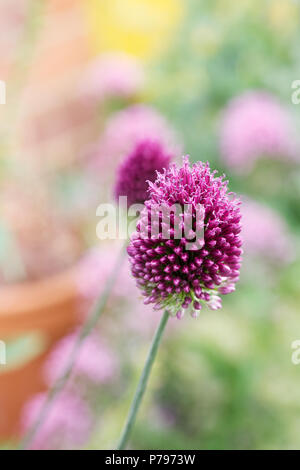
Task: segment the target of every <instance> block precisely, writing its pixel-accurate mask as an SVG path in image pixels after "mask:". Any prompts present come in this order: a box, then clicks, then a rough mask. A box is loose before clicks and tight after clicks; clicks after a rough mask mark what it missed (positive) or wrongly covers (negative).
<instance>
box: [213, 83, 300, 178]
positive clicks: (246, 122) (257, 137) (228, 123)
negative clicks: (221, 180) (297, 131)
mask: <svg viewBox="0 0 300 470" xmlns="http://www.w3.org/2000/svg"><path fill="white" fill-rule="evenodd" d="M220 146H221V155H222V156H223V159H224V161H225V163H226V164H227V165H228V166H229V167H232V168H233V169H236V170H237V171H249V170H251V169H252V167H253V166H254V164H255V162H256V160H257V159H259V158H261V157H276V158H281V157H282V158H288V159H293V158H294V154H295V141H294V136H293V129H292V125H291V122H290V118H289V115H288V113H287V111H286V110H285V109H284V108H283V107H282V106H281V105H280V103H279V102H278V101H277V99H276V98H275V97H273V96H272V95H270V94H268V93H265V92H261V91H253V92H246V93H244V94H242V95H240V96H238V97H236V98H234V99H233V100H232V101H231V102H230V103H229V104H228V106H227V108H226V109H225V111H224V114H223V119H222V124H221V135H220Z"/></svg>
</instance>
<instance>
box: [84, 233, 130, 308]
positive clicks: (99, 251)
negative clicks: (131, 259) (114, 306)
mask: <svg viewBox="0 0 300 470" xmlns="http://www.w3.org/2000/svg"><path fill="white" fill-rule="evenodd" d="M121 249H122V243H119V242H114V243H105V244H103V245H101V246H99V247H96V248H93V249H91V250H90V251H89V252H88V253H87V254H86V256H85V257H84V258H83V259H82V261H81V267H80V268H79V274H78V277H77V283H78V290H79V292H80V294H81V296H82V297H83V299H85V300H87V301H89V302H93V301H94V300H95V299H96V298H97V297H98V295H99V294H100V292H101V291H102V290H103V289H104V288H105V283H106V281H107V280H108V278H109V276H110V275H111V273H112V270H113V269H114V265H115V263H116V260H117V257H118V256H119V253H120V250H121ZM137 292H138V291H137V288H136V286H135V282H134V280H133V279H132V276H131V275H130V269H129V263H128V262H127V260H126V261H124V263H123V264H122V266H121V267H120V270H119V274H118V276H117V278H116V282H115V283H114V287H113V291H112V294H111V297H114V298H119V299H122V298H131V296H136V295H137Z"/></svg>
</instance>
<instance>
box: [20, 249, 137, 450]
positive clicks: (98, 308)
mask: <svg viewBox="0 0 300 470" xmlns="http://www.w3.org/2000/svg"><path fill="white" fill-rule="evenodd" d="M127 243H128V242H127V240H126V242H125V244H124V246H123V247H122V250H121V252H120V254H119V256H118V258H117V260H116V263H115V265H114V268H113V270H112V272H111V275H110V277H109V278H108V280H107V283H106V285H105V288H104V290H103V291H102V292H101V294H100V296H99V298H98V299H97V300H96V302H95V304H94V306H93V308H92V312H91V313H90V315H88V318H87V321H86V323H85V324H84V325H83V326H82V328H81V331H80V334H79V335H78V337H77V341H76V342H75V344H74V347H73V349H72V352H71V354H70V356H69V358H68V362H67V365H66V367H65V370H64V372H63V373H62V375H61V376H60V377H59V378H58V380H57V381H56V382H55V384H54V385H53V387H52V388H51V389H50V390H49V392H48V396H47V398H46V400H45V402H44V404H43V406H42V409H41V411H40V413H39V416H38V417H37V419H36V421H35V422H34V423H33V425H32V427H31V428H30V429H29V431H28V432H27V434H26V435H25V436H24V438H23V440H22V441H21V443H20V445H19V449H26V448H28V447H29V445H30V444H31V442H32V441H33V439H34V437H35V436H36V434H37V432H38V430H39V429H40V427H41V426H42V425H43V423H44V422H45V421H46V419H47V417H48V414H49V412H50V410H51V408H52V406H53V403H54V402H55V400H56V398H57V397H58V395H59V394H60V393H61V391H62V390H63V389H64V387H65V385H66V383H67V382H68V380H69V378H70V376H71V374H72V371H73V367H74V365H75V362H76V359H77V357H78V353H79V351H80V349H81V347H82V345H83V343H84V341H85V339H86V338H87V337H88V336H89V334H90V333H91V332H92V330H93V329H94V327H95V326H96V324H97V322H98V320H99V318H100V316H101V314H102V313H103V311H104V308H105V306H106V303H107V300H108V298H109V296H110V294H111V291H112V288H113V286H114V284H115V281H116V279H117V276H118V274H119V271H120V268H121V266H122V263H123V260H124V257H125V254H126V248H127Z"/></svg>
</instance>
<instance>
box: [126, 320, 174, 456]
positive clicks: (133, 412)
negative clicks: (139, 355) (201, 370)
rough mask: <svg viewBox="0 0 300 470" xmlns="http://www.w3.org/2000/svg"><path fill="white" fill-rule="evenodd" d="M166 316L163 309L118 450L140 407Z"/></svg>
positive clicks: (127, 435)
mask: <svg viewBox="0 0 300 470" xmlns="http://www.w3.org/2000/svg"><path fill="white" fill-rule="evenodd" d="M168 318H169V313H168V312H167V311H165V312H164V314H163V316H162V318H161V320H160V323H159V325H158V328H157V330H156V332H155V335H154V338H153V340H152V344H151V347H150V350H149V353H148V357H147V360H146V363H145V366H144V369H143V372H142V375H141V377H140V380H139V383H138V386H137V389H136V392H135V395H134V398H133V401H132V404H131V407H130V410H129V414H128V417H127V421H126V424H125V426H124V429H123V432H122V435H121V438H120V441H119V444H118V447H117V449H118V450H122V449H125V447H126V445H127V442H128V439H129V436H130V433H131V431H132V428H133V425H134V423H135V420H136V416H137V413H138V411H139V408H140V405H141V402H142V399H143V396H144V393H145V390H146V387H147V384H148V380H149V376H150V372H151V369H152V366H153V363H154V361H155V358H156V354H157V350H158V347H159V345H160V343H161V340H162V336H163V332H164V330H165V327H166V324H167V321H168Z"/></svg>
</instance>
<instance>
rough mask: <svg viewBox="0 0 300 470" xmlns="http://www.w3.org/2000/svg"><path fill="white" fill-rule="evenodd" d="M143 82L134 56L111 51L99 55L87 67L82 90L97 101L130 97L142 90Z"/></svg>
mask: <svg viewBox="0 0 300 470" xmlns="http://www.w3.org/2000/svg"><path fill="white" fill-rule="evenodd" d="M144 82H145V76H144V70H143V67H142V65H141V63H140V62H139V61H138V60H137V59H136V58H135V57H133V56H130V55H127V54H125V53H122V52H115V53H113V52H111V53H106V54H103V55H101V56H100V57H98V58H97V59H96V60H95V61H94V62H93V63H92V64H91V65H90V66H89V67H88V70H87V73H86V77H85V78H84V80H83V91H84V94H85V96H87V97H88V98H90V99H93V100H98V101H103V100H105V99H108V98H111V97H120V98H130V97H131V96H134V95H136V94H138V93H139V92H140V91H141V90H142V88H143V86H144Z"/></svg>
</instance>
